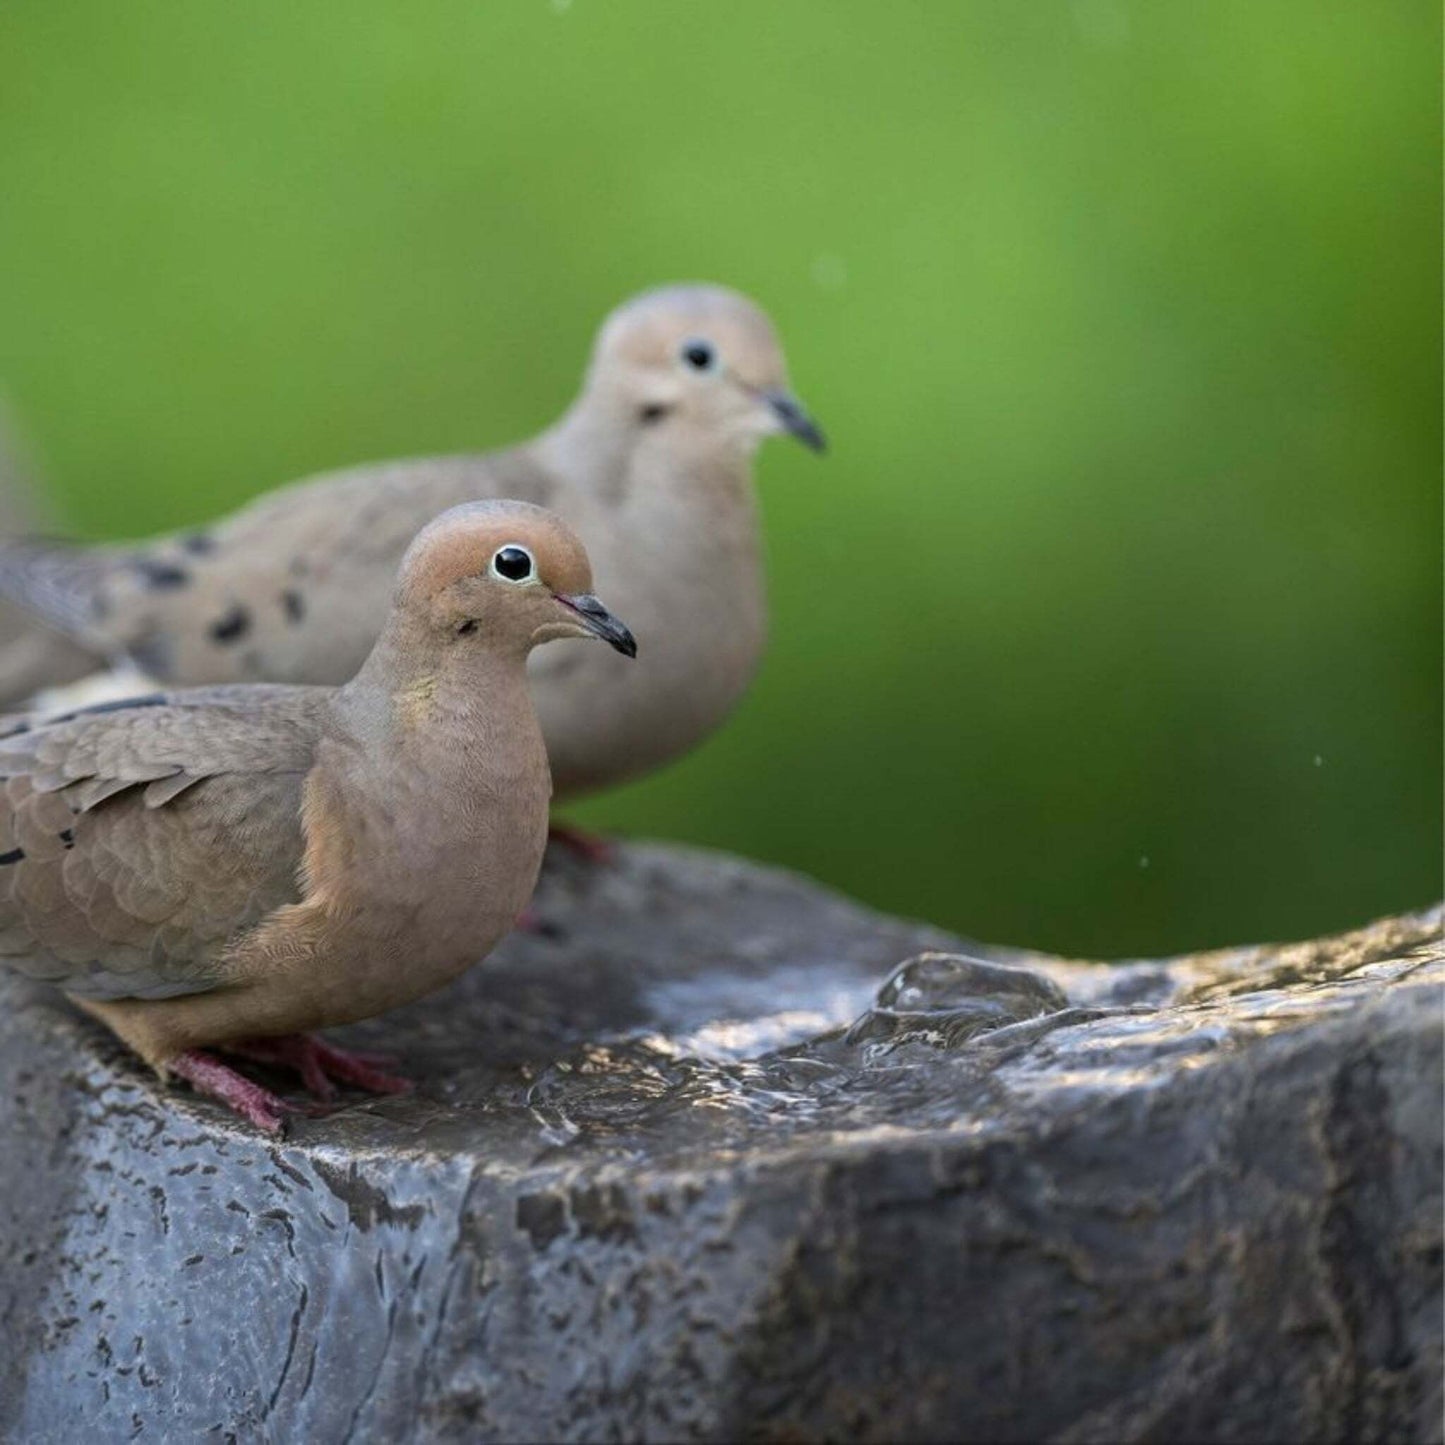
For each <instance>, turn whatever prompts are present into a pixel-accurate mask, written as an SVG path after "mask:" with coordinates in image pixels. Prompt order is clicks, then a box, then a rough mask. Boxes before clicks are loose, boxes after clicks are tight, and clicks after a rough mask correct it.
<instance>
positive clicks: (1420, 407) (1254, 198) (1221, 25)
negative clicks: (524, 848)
mask: <svg viewBox="0 0 1445 1445" xmlns="http://www.w3.org/2000/svg"><path fill="white" fill-rule="evenodd" d="M1439 24H1440V22H1439V12H1438V7H1437V6H1436V5H1435V4H1433V3H1398V4H1397V3H1390V4H1352V5H1336V4H1321V3H1320V0H1269V3H1267V4H1261V3H1259V0H1250V3H1221V0H1211V3H1210V4H1208V5H1186V4H1183V3H1177V4H1175V3H1167V4H1159V3H1155V0H1150V3H1147V4H1146V3H1143V0H1127V3H1126V0H1074V3H1037V4H1027V5H1022V4H1018V3H1016V0H1008V3H988V4H975V3H965V0H940V3H932V4H923V3H920V4H905V5H897V4H895V5H883V4H879V3H877V0H849V3H841V0H830V3H828V4H822V3H814V4H804V3H801V0H793V3H784V4H780V3H777V0H729V3H727V4H720V5H708V6H704V5H687V4H659V3H643V0H571V3H564V0H550V3H549V0H527V3H488V4H479V3H477V0H430V3H427V4H424V5H410V6H404V5H400V4H397V3H395V0H350V3H348V4H347V5H344V6H343V5H320V4H314V3H312V4H307V3H299V4H298V3H297V0H284V3H283V0H251V3H248V4H245V5H236V4H220V3H216V0H174V3H165V4H160V3H147V0H126V3H125V4H116V3H114V0H7V3H6V4H5V6H4V7H3V9H0V386H3V388H4V390H5V391H6V392H7V393H8V394H9V396H10V398H11V400H12V401H13V403H14V406H15V409H16V412H17V414H18V415H19V417H20V418H21V419H22V422H23V424H24V428H25V431H26V434H27V436H28V438H29V440H30V442H31V443H32V445H33V449H34V451H35V452H36V454H37V456H38V460H39V465H40V470H41V472H42V475H43V476H44V477H45V478H46V480H47V481H48V483H49V484H50V487H51V490H52V491H53V493H54V495H55V498H56V505H57V509H58V510H59V512H60V514H61V515H62V516H63V517H64V518H65V519H66V521H67V522H68V523H69V524H70V525H71V526H72V527H73V528H74V529H75V530H77V531H80V532H84V533H86V534H90V535H94V536H112V535H126V534H130V535H134V534H143V533H145V532H147V531H150V530H153V529H158V528H169V527H173V526H175V525H177V524H179V523H182V522H189V521H193V520H198V519H201V518H205V517H208V516H211V515H214V514H215V513H217V512H219V511H221V510H222V509H225V508H229V507H232V506H234V505H235V504H236V503H238V502H240V501H242V500H243V499H245V498H246V497H248V496H250V495H251V494H253V493H255V492H256V491H258V490H261V489H264V488H267V487H270V486H272V485H275V484H276V483H278V482H281V481H284V480H286V479H288V478H291V477H293V476H297V475H300V474H302V473H305V472H307V471H310V470H315V469H318V468H323V467H330V466H334V465H337V464H340V463H344V462H348V461H353V460H362V459H371V458H377V457H382V456H388V455H397V454H406V453H416V452H428V451H438V450H462V449H472V448H479V447H486V446H491V445H496V444H500V443H503V442H506V441H509V440H512V439H515V438H518V437H521V436H524V435H526V434H528V433H530V432H532V431H534V430H536V429H537V428H540V427H541V426H542V425H543V424H545V423H546V422H547V421H548V420H549V419H550V418H552V417H553V416H554V415H555V414H556V413H557V412H558V411H559V410H560V409H561V408H562V406H563V405H564V403H565V402H566V401H567V400H568V399H569V397H570V396H571V394H572V392H573V389H574V387H575V385H576V382H577V379H578V376H579V373H580V370H581V367H582V363H583V359H584V353H585V349H586V347H587V344H588V342H589V339H590V336H591V333H592V331H593V328H594V326H595V324H596V322H597V321H598V319H599V318H600V317H601V315H602V314H603V313H604V312H605V311H606V310H607V309H608V308H609V307H610V306H611V305H612V304H613V303H615V302H616V301H618V300H620V299H621V298H623V297H624V296H626V295H628V294H629V293H631V292H633V291H635V290H638V289H640V288H642V287H645V286H648V285H651V284H654V283H657V282H660V281H666V280H673V279H680V278H697V277H700V278H707V279H715V280H719V281H725V282H728V283H731V284H732V285H735V286H738V287H740V288H742V289H744V290H746V291H748V292H750V293H752V294H753V295H755V296H756V297H757V298H758V299H759V300H760V301H762V303H763V304H764V305H765V306H766V307H767V308H768V309H769V310H770V311H771V312H772V314H773V315H774V317H775V319H776V320H777V322H778V324H779V326H780V328H781V330H782V333H783V335H784V337H785V339H786V341H787V346H788V351H789V356H790V360H791V364H792V370H793V375H794V380H795V382H796V384H797V388H798V390H799V392H800V394H801V395H802V396H803V397H804V398H805V400H806V401H807V402H808V404H809V405H810V406H811V407H812V409H813V410H814V411H815V413H816V414H817V416H818V417H819V419H820V420H821V421H822V422H823V424H824V425H825V427H826V428H827V430H828V432H829V435H830V438H831V440H832V442H833V451H832V454H831V455H830V456H828V457H827V458H825V459H823V460H821V461H820V460H818V459H816V458H814V457H812V456H810V455H807V454H805V453H804V452H803V451H802V450H801V449H800V448H795V447H792V446H789V445H785V444H784V443H781V442H778V443H773V444H771V445H770V446H769V447H768V448H767V449H766V450H765V452H764V454H763V456H762V458H761V464H760V472H761V478H760V480H761V487H762V492H763V498H764V507H765V511H766V514H767V528H768V538H769V550H770V557H771V577H772V592H773V604H774V634H773V642H772V650H771V653H770V656H769V659H768V662H767V666H766V669H765V671H764V673H763V675H762V677H761V678H760V680H759V682H758V684H757V686H756V688H755V690H754V692H753V693H752V695H751V696H750V698H749V699H748V701H747V702H746V703H745V705H744V706H743V708H742V709H741V710H740V712H739V713H738V714H737V715H736V717H735V718H734V720H733V721H732V723H731V724H730V725H729V726H728V728H727V729H726V730H725V731H724V732H723V733H722V734H721V735H720V736H718V737H717V738H716V739H715V740H714V741H713V742H712V743H711V744H709V745H708V746H707V747H706V748H704V749H703V750H702V751H701V752H699V753H698V754H696V755H695V756H693V757H692V758H690V759H688V760H687V761H686V762H684V763H682V764H681V765H679V766H676V767H674V768H672V769H671V770H669V771H667V772H666V773H663V774H661V775H658V776H656V777H654V778H652V779H649V780H647V781H646V782H644V783H642V784H640V785H638V786H635V787H632V788H629V789H627V790H625V791H621V792H618V793H614V794H612V795H609V796H606V797H604V798H601V799H598V800H596V801H594V802H592V803H590V804H588V805H587V806H586V807H585V808H584V809H582V810H581V812H580V816H581V817H582V818H583V819H585V820H586V821H588V822H590V823H592V824H597V825H603V826H606V827H615V828H618V829H621V830H625V831H629V832H637V833H648V834H654V835H664V836H670V837H675V838H683V839H691V840H696V841H699V842H705V843H710V844H717V845H721V846H723V847H727V848H732V849H737V850H740V851H742V852H745V853H749V854H753V855H756V856H758V857H762V858H768V859H774V860H777V861H780V862H783V863H786V864H790V865H793V866H795V867H798V868H801V869H805V870H807V871H808V872H810V873H813V874H815V875H817V876H818V877H820V878H823V879H826V880H828V881H830V882H832V883H834V884H836V885H838V886H840V887H842V888H844V889H847V890H849V891H850V892H852V893H855V894H857V895H859V896H861V897H863V898H865V899H868V900H870V901H872V902H874V903H876V904H878V905H880V906H883V907H887V908H890V909H896V910H901V911H903V912H907V913H912V914H917V915H922V916H926V917H928V918H931V919H935V920H937V921H939V922H942V923H945V924H949V925H952V926H954V927H957V928H959V929H962V930H965V931H967V932H970V933H973V934H975V935H979V936H984V937H988V938H991V939H996V940H1000V941H1009V942H1016V943H1029V944H1037V945H1042V946H1045V947H1050V948H1055V949H1060V950H1065V951H1070V952H1081V953H1091V954H1129V953H1158V952H1163V951H1167V950H1173V949H1183V948H1189V947H1193V946H1197V945H1204V944H1214V943H1225V942H1230V941H1238V940H1245V939H1254V938H1262V937H1280V936H1289V935H1302V934H1308V933H1315V932H1318V931H1321V930H1325V929H1331V928H1335V927H1341V926H1345V925H1349V924H1353V923H1357V922H1361V921H1363V920H1365V919H1367V918H1368V917H1370V916H1371V915H1374V914H1378V913H1381V912H1384V911H1386V910H1390V909H1398V908H1404V907H1409V906H1412V905H1418V904H1421V903H1424V902H1427V901H1429V900H1430V899H1431V898H1432V897H1434V896H1435V895H1437V894H1438V892H1439V890H1440V864H1441V855H1440V843H1441V839H1440V797H1441V754H1440V743H1441V717H1440V650H1441V647H1440V644H1441V635H1440V616H1441V614H1440V580H1441V572H1440V566H1441V554H1440V538H1441V517H1440V462H1441V453H1440V444H1441V429H1440V388H1441V375H1440V351H1439V340H1440V312H1441V296H1440V281H1439V274H1438V246H1439V220H1440V181H1439V150H1438V123H1439V101H1438V58H1439V53H1440V36H1439ZM825 592H826V593H827V594H829V595H830V596H832V597H838V596H840V595H841V596H848V597H850V598H851V599H852V601H853V606H852V608H851V609H849V610H847V611H846V612H845V611H844V610H843V609H840V608H839V607H837V606H829V607H827V608H821V607H819V606H818V605H817V602H816V599H817V598H818V597H819V596H820V595H822V594H823V593H825Z"/></svg>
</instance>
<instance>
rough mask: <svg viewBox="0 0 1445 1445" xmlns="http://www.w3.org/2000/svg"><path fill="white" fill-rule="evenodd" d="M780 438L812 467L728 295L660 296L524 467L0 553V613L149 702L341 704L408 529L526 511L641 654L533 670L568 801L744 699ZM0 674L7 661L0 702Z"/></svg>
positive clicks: (563, 660)
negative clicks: (763, 489) (148, 538)
mask: <svg viewBox="0 0 1445 1445" xmlns="http://www.w3.org/2000/svg"><path fill="white" fill-rule="evenodd" d="M776 432H789V433H791V434H792V435H794V436H796V437H798V438H799V439H800V440H802V441H803V442H805V443H806V444H807V445H809V446H811V447H814V448H818V449H820V448H821V447H822V445H823V439H822V436H821V434H820V433H819V432H818V430H817V428H816V427H815V426H814V425H813V423H812V422H811V421H809V419H808V417H807V416H806V414H805V413H804V412H803V410H802V409H801V407H800V406H799V405H798V403H797V402H796V401H794V400H793V398H792V396H791V394H790V393H789V391H788V389H787V373H786V369H785V365H784V361H783V355H782V351H781V349H780V347H779V345H778V341H777V338H776V336H775V334H774V332H773V328H772V325H771V324H770V323H769V321H768V319H767V317H766V316H765V315H764V314H763V313H762V312H761V311H760V310H759V309H758V308H757V307H756V306H755V305H753V303H752V302H751V301H748V300H747V299H746V298H744V297H742V296H739V295H737V294H736V293H735V292H732V291H727V290H724V289H722V288H720V287H715V286H678V287H669V288H666V289H663V290H659V291H653V292H648V293H646V294H644V295H642V296H640V297H637V298H635V299H634V300H632V301H630V302H628V303H626V304H625V305H623V306H622V307H620V308H619V309H618V310H617V311H615V312H614V313H613V314H612V315H611V316H610V317H609V318H608V319H607V321H606V322H605V324H604V325H603V327H602V329H601V331H600V333H599V334H598V337H597V341H596V344H595V347H594V351H593V356H592V362H591V365H590V367H589V368H588V371H587V375H586V379H585V382H584V385H583V388H582V392H581V395H580V396H579V397H578V399H577V401H576V402H575V404H574V405H573V406H572V407H571V409H570V410H569V411H568V412H567V413H566V414H565V415H564V416H563V417H562V419H561V420H560V421H559V422H557V424H556V425H555V426H553V427H552V428H551V429H550V430H548V431H546V432H544V433H543V434H542V435H541V436H539V437H537V438H536V439H534V440H533V441H531V442H528V443H526V444H525V445H522V446H519V447H517V448H515V449H513V450H510V451H503V452H495V453H492V454H489V455H486V456H457V457H438V458H433V459H427V460H416V461H402V462H394V463H389V464H383V465H377V466H368V467H360V468H356V469H354V470H349V471H342V472H335V473H330V474H327V475H323V476H320V477H316V478H313V479H309V480H306V481H302V482H298V483H295V484H294V485H292V486H289V487H287V488H284V489H283V490H281V491H278V492H274V493H271V494H269V495H267V496H264V497H261V498H260V499H258V500H257V501H255V502H254V503H252V504H251V505H249V506H247V507H245V508H243V509H242V510H241V511H239V512H237V513H235V514H233V515H232V516H230V517H228V518H226V519H224V520H222V521H220V522H218V523H216V524H215V525H214V526H211V527H208V528H205V529H204V530H201V531H195V532H191V533H187V534H184V535H176V536H171V537H166V538H163V539H160V540H158V541H155V542H153V543H149V544H144V545H131V546H124V545H122V546H116V547H97V548H74V549H66V548H63V547H60V548H57V547H56V546H54V545H53V544H36V543H10V544H0V592H3V593H5V594H7V595H9V596H10V597H12V598H13V599H15V600H16V601H18V602H20V603H22V604H23V605H25V606H26V607H28V608H30V609H31V610H32V611H33V612H35V613H36V614H37V615H39V616H40V617H41V618H43V619H44V620H45V621H46V622H48V623H49V624H50V625H52V626H54V627H59V628H60V629H61V630H63V631H64V632H66V633H68V634H69V635H70V637H71V638H78V639H80V640H81V641H83V642H84V643H85V645H86V646H88V647H89V648H91V649H92V651H93V652H94V654H95V656H96V659H97V661H98V662H99V661H104V662H107V663H111V664H115V663H120V662H123V661H125V660H129V661H130V662H131V663H133V664H135V665H137V666H138V667H139V668H140V669H141V670H142V671H143V672H144V673H145V674H146V675H148V676H149V677H150V678H152V679H154V680H155V682H156V683H159V684H163V685H170V684H185V685H191V684H197V683H213V682H239V681H266V682H295V683H338V682H341V681H343V680H344V679H346V678H347V677H349V676H350V675H351V673H352V672H354V671H355V669H356V668H357V667H358V666H359V665H360V662H361V660H362V658H363V657H365V655H366V653H367V651H368V650H369V648H370V647H371V643H372V641H373V640H374V638H375V637H376V634H377V632H378V630H379V629H380V627H381V624H382V621H383V619H384V617H385V614H386V600H387V596H388V594H389V590H390V580H391V574H392V573H393V572H394V570H395V567H396V563H397V561H398V559H399V558H400V556H401V553H402V550H403V548H404V547H405V545H406V543H407V541H408V540H409V539H410V537H411V535H412V534H413V533H414V532H415V531H416V530H417V528H418V527H419V526H420V525H421V524H422V522H424V521H425V520H426V519H427V518H428V517H431V516H435V515H436V513H437V512H439V511H441V510H442V509H443V508H444V507H448V506H451V505H454V504H455V503H458V502H461V501H466V500H470V499H473V498H479V497H499V496H508V497H522V498H525V499H527V500H529V501H532V502H537V503H540V504H542V505H545V506H547V507H549V508H551V509H552V510H553V511H555V512H557V513H558V514H559V515H560V516H562V517H564V518H565V519H566V520H567V521H568V522H569V523H571V525H572V526H573V527H574V528H575V529H576V530H577V532H578V534H579V535H580V536H581V537H582V539H583V541H584V542H585V543H586V545H587V550H588V553H589V555H590V556H591V558H592V565H593V568H594V570H595V573H596V577H597V585H598V589H599V590H600V591H601V593H602V595H603V596H605V597H608V598H609V600H610V601H611V602H612V604H613V605H614V606H615V607H616V608H617V609H618V611H619V612H620V613H621V615H622V616H624V617H626V618H627V619H628V621H629V623H630V624H631V626H632V628H633V630H634V631H635V632H636V633H637V636H638V638H639V639H640V641H641V643H642V653H641V660H640V661H639V663H638V664H637V666H636V667H634V668H625V669H617V668H609V667H608V666H606V664H605V660H599V659H598V658H597V657H596V656H595V655H594V654H593V652H591V651H589V650H587V649H582V648H573V647H566V648H553V649H550V650H549V653H548V654H547V655H543V656H539V657H538V658H537V659H535V661H534V664H533V667H532V673H533V678H534V691H535V696H536V700H537V709H538V712H539V714H540V716H541V719H542V731H543V734H544V735H545V737H546V740H547V748H548V753H549V755H550V758H551V764H552V775H553V779H554V782H555V785H556V789H557V792H558V794H559V795H562V796H568V795H575V794H578V793H583V792H588V791H591V790H593V789H596V788H599V787H602V786H604V785H607V784H610V783H614V782H617V781H620V780H622V779H624V778H627V777H630V776H633V775H635V774H638V773H642V772H646V771H649V770H651V769H652V768H655V767H658V766H660V765H661V764H662V763H665V762H667V761H669V760H670V759H672V758H675V757H677V756H679V755H681V754H682V753H685V752H686V751H688V750H689V749H690V748H692V747H693V746H695V745H696V744H697V743H698V742H700V741H701V740H702V739H703V738H704V737H706V736H707V734H708V733H710V732H711V731H713V729H715V728H716V727H717V726H718V725H719V723H721V721H722V720H723V718H724V717H725V716H726V715H727V713H728V712H729V711H730V710H731V709H732V707H733V705H734V704H735V703H736V702H737V701H738V699H739V698H740V697H741V695H742V693H743V692H744V690H745V689H746V687H747V685H748V683H749V681H750V680H751V678H752V675H753V672H754V670H755V668H756V666H757V663H758V660H759V658H760V655H761V652H762V648H763V643H764V637H765V630H766V609H765V603H764V591H763V572H762V557H761V547H760V541H759V536H758V521H757V512H756V505H755V500H754V495H753V484H752V475H751V461H752V457H753V454H754V452H755V451H756V449H757V446H758V444H759V442H760V441H761V440H762V439H763V438H764V437H765V436H767V435H769V434H772V433H776ZM5 671H6V669H5V664H4V658H3V656H0V695H3V693H4V691H5V687H4V679H5ZM619 673H626V674H627V676H620V675H619Z"/></svg>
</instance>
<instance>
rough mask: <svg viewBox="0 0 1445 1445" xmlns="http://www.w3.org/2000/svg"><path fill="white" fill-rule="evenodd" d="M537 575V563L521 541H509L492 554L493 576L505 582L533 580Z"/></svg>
mask: <svg viewBox="0 0 1445 1445" xmlns="http://www.w3.org/2000/svg"><path fill="white" fill-rule="evenodd" d="M536 575H537V563H536V561H535V560H534V558H533V557H532V554H531V553H530V552H529V551H528V550H527V549H526V548H525V547H524V546H522V544H521V543H520V542H508V543H507V545H506V546H505V547H498V548H497V550H496V552H495V553H494V554H493V556H492V576H493V577H500V578H501V579H502V581H503V582H531V581H532V580H533V579H534V578H535V577H536Z"/></svg>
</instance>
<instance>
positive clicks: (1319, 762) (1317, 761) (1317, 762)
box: [1315, 753, 1325, 768]
mask: <svg viewBox="0 0 1445 1445" xmlns="http://www.w3.org/2000/svg"><path fill="white" fill-rule="evenodd" d="M1324 765H1325V760H1324V758H1322V757H1321V756H1320V755H1319V753H1316V754H1315V767H1317V768H1322V767H1324Z"/></svg>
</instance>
